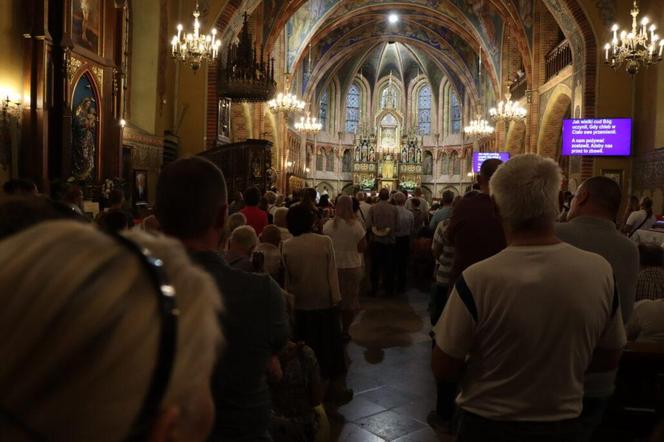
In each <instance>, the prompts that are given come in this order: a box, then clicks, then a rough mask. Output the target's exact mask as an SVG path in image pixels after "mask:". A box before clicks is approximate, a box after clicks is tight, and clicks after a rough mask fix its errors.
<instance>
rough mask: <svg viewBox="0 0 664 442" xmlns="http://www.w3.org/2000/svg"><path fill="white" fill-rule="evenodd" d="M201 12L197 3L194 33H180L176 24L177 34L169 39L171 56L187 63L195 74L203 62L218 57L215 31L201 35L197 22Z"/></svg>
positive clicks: (219, 43) (219, 42) (179, 25)
mask: <svg viewBox="0 0 664 442" xmlns="http://www.w3.org/2000/svg"><path fill="white" fill-rule="evenodd" d="M200 15H201V12H200V10H199V8H198V1H197V2H196V6H195V7H194V12H193V16H194V32H193V33H191V34H187V33H184V32H182V31H183V29H184V28H183V27H182V25H181V24H178V26H177V30H178V34H177V35H174V36H173V38H172V39H171V55H172V56H173V58H175V59H176V60H180V61H182V62H183V63H187V64H188V65H189V66H191V69H193V70H194V72H196V71H197V70H198V69H199V68H200V67H201V65H202V64H203V62H204V61H207V60H215V59H216V58H217V56H218V55H219V46H221V40H218V39H217V30H216V29H215V28H212V30H211V31H210V34H211V35H207V34H201V22H200V21H199V20H198V17H200Z"/></svg>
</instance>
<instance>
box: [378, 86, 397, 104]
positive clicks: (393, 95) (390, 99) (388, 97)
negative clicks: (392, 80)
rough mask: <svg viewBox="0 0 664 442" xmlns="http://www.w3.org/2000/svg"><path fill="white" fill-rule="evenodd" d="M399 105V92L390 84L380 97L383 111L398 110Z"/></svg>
mask: <svg viewBox="0 0 664 442" xmlns="http://www.w3.org/2000/svg"><path fill="white" fill-rule="evenodd" d="M397 103H399V91H398V90H397V88H396V87H395V86H394V85H393V84H388V85H387V86H385V88H384V89H383V92H382V93H381V95H380V108H381V109H385V108H388V109H396V108H397V107H398V106H397Z"/></svg>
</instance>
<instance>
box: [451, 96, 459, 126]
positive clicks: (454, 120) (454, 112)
mask: <svg viewBox="0 0 664 442" xmlns="http://www.w3.org/2000/svg"><path fill="white" fill-rule="evenodd" d="M450 115H451V122H450V123H451V128H452V133H453V134H458V133H460V132H461V107H460V106H459V98H458V97H457V96H456V94H455V93H454V92H450Z"/></svg>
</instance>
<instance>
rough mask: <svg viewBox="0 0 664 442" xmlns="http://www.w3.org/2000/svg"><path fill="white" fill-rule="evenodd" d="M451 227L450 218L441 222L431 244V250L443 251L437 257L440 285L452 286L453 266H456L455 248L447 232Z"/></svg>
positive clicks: (437, 273) (437, 278) (437, 275)
mask: <svg viewBox="0 0 664 442" xmlns="http://www.w3.org/2000/svg"><path fill="white" fill-rule="evenodd" d="M449 225H450V218H447V219H445V220H444V221H441V222H439V223H438V225H437V226H436V231H435V232H434V234H433V241H432V242H431V250H434V249H436V248H439V249H441V250H442V253H441V254H440V256H437V257H436V282H437V283H439V284H447V285H449V284H450V275H451V273H452V265H453V264H454V246H452V244H451V243H450V241H449V240H448V239H447V235H445V231H446V230H447V226H449Z"/></svg>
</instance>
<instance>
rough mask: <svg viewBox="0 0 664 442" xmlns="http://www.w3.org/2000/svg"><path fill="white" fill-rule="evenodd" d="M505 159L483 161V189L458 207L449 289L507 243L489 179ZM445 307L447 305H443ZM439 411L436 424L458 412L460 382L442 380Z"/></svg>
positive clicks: (450, 233) (450, 238)
mask: <svg viewBox="0 0 664 442" xmlns="http://www.w3.org/2000/svg"><path fill="white" fill-rule="evenodd" d="M501 164H502V161H500V160H498V159H489V160H486V161H485V162H483V163H482V166H481V167H480V173H479V176H478V177H477V181H478V184H479V188H480V191H479V192H475V191H474V192H469V193H467V194H466V195H465V196H464V197H463V198H462V199H461V201H459V203H458V204H457V205H456V206H455V207H454V211H453V213H452V218H451V220H450V224H449V226H448V227H447V230H446V232H445V235H446V239H447V242H448V243H449V244H450V245H452V246H453V247H454V251H455V252H454V261H453V264H452V270H451V272H450V276H449V289H450V290H451V289H452V288H453V287H454V283H455V281H456V280H457V278H458V277H459V275H461V273H462V272H463V271H464V270H466V269H467V268H468V267H470V266H471V265H473V264H475V263H478V262H480V261H483V260H485V259H487V258H490V257H492V256H493V255H495V254H496V253H498V252H500V251H501V250H503V249H504V248H505V247H506V246H507V243H506V241H505V233H504V232H503V227H502V224H501V222H500V219H499V218H498V215H497V214H496V211H495V208H494V205H493V202H492V201H491V197H490V196H489V181H490V180H491V177H492V176H493V174H494V173H495V172H496V170H497V169H498V166H500V165H501ZM443 307H444V306H443ZM437 387H438V398H437V403H436V411H435V412H432V413H431V414H430V415H429V421H430V423H432V424H434V425H438V424H443V423H447V422H449V421H450V420H451V419H452V415H453V414H454V409H455V405H454V398H455V397H456V394H457V383H456V382H447V381H440V382H438V385H437Z"/></svg>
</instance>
